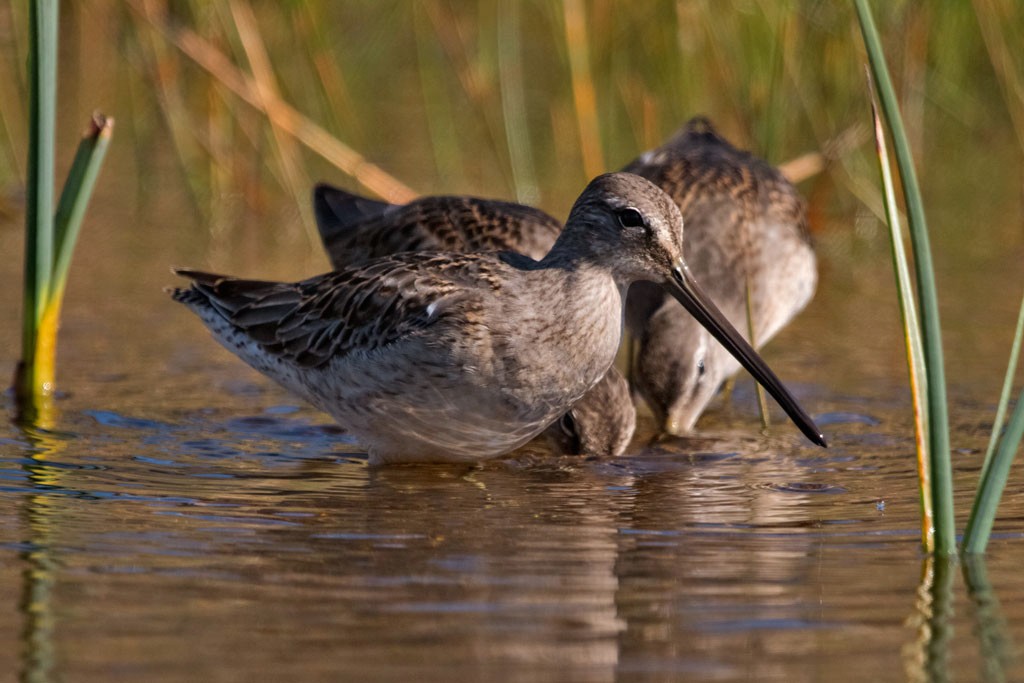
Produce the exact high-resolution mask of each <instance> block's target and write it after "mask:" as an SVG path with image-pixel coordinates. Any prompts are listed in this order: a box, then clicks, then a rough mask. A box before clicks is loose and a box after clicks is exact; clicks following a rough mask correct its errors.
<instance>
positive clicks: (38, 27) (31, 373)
mask: <svg viewBox="0 0 1024 683" xmlns="http://www.w3.org/2000/svg"><path fill="white" fill-rule="evenodd" d="M59 9H60V8H59V3H58V2H57V0H38V1H36V2H31V3H29V58H28V70H29V144H28V167H27V170H28V182H27V187H26V209H25V274H24V292H23V296H24V304H23V311H22V359H21V364H20V365H19V372H18V376H17V377H16V379H15V383H16V385H17V386H16V390H17V394H18V396H19V398H20V399H21V400H22V401H29V402H31V401H32V400H33V398H32V397H33V396H35V395H36V394H38V393H39V392H41V391H45V389H46V387H42V386H40V384H41V383H46V382H48V379H47V378H45V377H41V376H40V373H39V372H38V368H37V367H36V357H37V354H36V345H37V338H38V333H39V327H40V321H41V320H42V317H43V311H44V308H45V304H46V299H47V297H48V291H49V287H50V267H51V265H52V263H53V168H54V135H55V126H56V111H57V25H58V16H59Z"/></svg>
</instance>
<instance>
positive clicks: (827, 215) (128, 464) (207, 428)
mask: <svg viewBox="0 0 1024 683" xmlns="http://www.w3.org/2000/svg"><path fill="white" fill-rule="evenodd" d="M104 82H105V81H104ZM111 87H112V86H111ZM101 90H102V89H101ZM85 94H88V89H86V88H83V89H82V91H81V92H80V93H79V94H78V97H79V98H80V99H82V98H83V97H84V95H85ZM100 94H103V93H102V92H101V93H100ZM92 106H95V103H92V102H89V103H86V104H81V105H79V109H83V108H85V107H92ZM993 106H995V105H993ZM86 110H87V109H86ZM115 113H117V114H118V115H120V116H122V117H124V116H132V115H135V114H132V113H121V112H115ZM708 113H710V114H712V116H714V115H715V114H716V112H714V111H712V112H708ZM140 115H141V114H140ZM865 115H866V113H865ZM153 125H154V126H157V127H159V125H161V124H158V123H154V124H153ZM77 126H78V123H77V118H76V119H75V120H74V121H69V122H68V123H67V124H66V129H67V130H74V129H76V128H77ZM157 129H159V128H157ZM931 130H932V129H928V131H931ZM943 130H944V137H942V138H941V139H932V138H931V137H928V138H927V142H928V143H929V144H927V145H926V146H925V147H926V149H927V150H928V157H927V158H928V159H930V160H931V162H932V165H930V166H929V169H934V168H935V166H934V165H935V164H936V163H938V161H939V160H940V159H941V158H943V157H946V160H947V161H949V164H948V167H949V177H946V175H945V174H944V173H937V172H935V171H934V170H933V171H932V172H931V173H926V174H925V175H924V181H925V191H926V192H925V193H926V202H927V203H928V206H929V211H930V214H929V215H930V218H931V219H932V223H933V227H934V228H935V232H934V246H935V254H936V265H937V268H938V276H939V285H940V298H941V300H942V314H943V324H944V330H945V347H946V353H947V374H948V378H949V383H950V388H949V399H950V413H951V417H952V421H953V446H954V453H953V458H954V474H955V487H956V491H957V500H956V504H957V511H958V514H957V519H958V526H959V528H962V527H963V523H964V520H965V517H966V514H967V511H968V509H969V504H970V498H971V495H972V492H973V487H974V485H975V481H976V477H977V473H978V470H979V468H980V465H981V458H982V453H983V452H984V448H985V445H986V442H987V438H988V429H989V425H990V424H991V420H992V417H993V410H994V403H995V400H996V397H997V393H998V390H999V386H1000V382H1001V378H1002V372H1003V370H1004V364H1005V360H1006V355H1007V347H1008V345H1009V341H1010V337H1011V334H1012V325H1013V321H1014V318H1015V315H1016V311H1017V306H1018V304H1019V301H1020V299H1019V297H1020V294H1021V288H1022V286H1024V284H1022V278H1021V275H1022V273H1024V268H1022V266H1021V264H1022V263H1024V239H1022V233H1021V230H1020V207H1019V202H1020V197H1019V177H1018V179H1017V180H1016V181H1013V178H1012V176H1013V173H1014V172H1016V173H1017V175H1018V176H1019V167H1020V163H1019V158H1018V157H1019V154H1017V153H1016V152H1014V149H1015V147H1014V145H1015V143H1014V142H1013V137H1012V134H1011V133H1009V131H1008V130H1007V129H1005V128H1004V129H1001V130H997V131H996V132H994V133H992V135H991V138H990V139H987V140H985V141H984V142H986V143H987V144H988V146H987V147H979V148H975V147H973V146H971V145H961V144H960V141H959V140H957V139H955V136H952V135H950V134H949V126H948V125H947V127H946V128H944V129H943ZM953 130H954V131H956V130H957V129H956V127H955V125H954V126H953ZM118 134H120V132H119V133H118ZM928 135H929V136H930V135H931V132H929V133H928ZM975 143H978V139H977V136H975V137H974V138H972V145H973V144H975ZM115 144H122V147H120V148H115V149H114V150H113V151H112V157H111V161H110V165H109V166H108V168H107V169H106V170H105V171H104V176H103V177H102V179H101V183H100V187H99V189H98V194H97V197H96V199H95V201H94V204H93V206H92V207H91V209H90V213H89V218H88V221H87V224H86V226H85V229H84V230H83V236H82V244H81V248H80V250H79V253H78V254H77V256H76V261H75V265H74V267H73V271H72V277H71V283H70V287H69V291H68V296H67V301H66V305H65V314H64V325H63V329H62V332H61V337H60V387H61V391H62V394H61V397H60V398H59V400H58V406H59V411H60V415H59V419H58V420H57V422H56V424H55V426H54V428H53V429H51V430H46V431H42V430H34V431H33V430H29V431H25V430H22V429H19V428H17V427H16V426H14V425H13V424H12V423H11V422H9V421H7V420H4V421H2V422H0V680H2V681H7V680H12V681H13V680H16V679H19V678H20V679H21V680H26V681H57V680H65V681H76V682H88V681H97V682H98V681H104V682H106V681H147V682H162V681H185V680H196V681H283V680H303V681H337V680H346V681H370V680H394V681H406V680H417V681H454V680H464V681H476V680H480V681H483V680H501V681H523V682H531V683H533V682H541V681H581V682H582V681H633V680H644V681H670V680H672V681H676V680H709V681H740V680H759V681H787V682H795V681H824V680H827V681H864V680H877V681H901V680H913V681H918V680H992V681H997V680H1024V665H1022V664H1021V663H1020V661H1019V657H1018V652H1019V649H1018V644H1019V643H1020V642H1024V572H1022V571H1021V564H1022V560H1024V479H1022V478H1021V476H1020V475H1019V474H1016V473H1015V474H1014V475H1013V476H1012V477H1011V481H1010V484H1009V486H1008V489H1007V491H1006V495H1005V497H1004V502H1003V506H1002V508H1001V511H1000V515H999V520H998V521H997V524H996V527H995V536H994V539H993V542H992V544H991V550H990V553H989V555H988V557H987V562H986V563H983V564H968V565H965V564H962V563H961V564H952V565H950V564H945V563H937V564H934V563H930V562H928V561H927V559H926V558H925V556H924V555H923V554H922V553H921V550H920V544H919V537H920V532H919V511H918V500H917V484H916V469H915V461H914V457H913V447H914V442H913V432H912V416H911V412H910V401H909V396H908V393H907V388H906V387H907V380H906V370H905V365H904V360H903V355H902V354H903V348H902V342H901V337H900V330H899V320H898V311H897V308H896V303H895V299H894V298H893V297H894V293H893V285H892V272H891V267H890V264H889V257H888V246H887V243H886V241H885V240H886V238H885V234H884V231H883V230H882V228H881V227H880V226H879V224H878V223H877V221H876V220H875V219H874V218H873V217H871V216H870V215H868V214H867V213H866V212H865V211H864V210H863V209H860V208H855V207H854V208H851V206H852V204H851V201H850V199H849V198H848V197H847V198H846V200H845V201H843V202H839V203H838V207H839V208H836V206H837V205H836V204H834V203H833V202H832V200H830V199H829V196H831V197H833V198H834V197H835V196H837V195H842V194H843V192H844V189H843V188H842V187H841V186H840V187H838V188H836V187H833V188H832V189H831V193H832V195H828V194H826V196H825V199H824V200H821V199H820V198H819V199H818V200H816V201H824V206H825V211H824V214H823V215H820V216H818V217H817V218H816V224H815V228H816V239H817V243H818V252H819V256H820V265H821V280H820V284H819V287H818V293H817V295H816V297H815V299H814V301H813V302H812V304H811V305H810V307H809V308H808V309H807V311H805V313H804V314H802V315H801V316H800V317H799V318H798V319H797V320H796V321H795V322H794V323H793V324H791V325H790V326H789V327H788V328H787V329H786V330H784V331H783V332H782V333H781V334H780V335H779V336H778V337H777V338H776V339H775V340H774V341H773V342H772V343H771V344H770V345H769V346H768V347H767V348H766V349H765V352H764V353H765V357H766V358H767V360H768V361H769V363H770V364H771V365H772V366H773V367H774V368H775V369H776V371H777V372H778V374H779V375H780V376H781V377H782V378H783V379H784V381H786V382H787V384H789V386H791V387H792V388H793V389H794V390H795V392H796V394H797V395H798V396H799V398H800V399H801V401H802V403H803V404H804V405H805V406H806V408H807V409H808V410H809V411H810V412H811V413H812V414H813V415H814V416H815V418H816V419H817V420H818V422H819V425H820V426H821V427H822V428H823V430H824V431H825V434H826V436H827V437H828V440H829V443H830V448H829V449H827V450H822V449H818V448H815V447H814V446H812V445H810V444H809V443H807V442H806V441H803V440H802V439H801V437H800V435H799V434H798V432H797V431H796V430H795V429H794V428H793V427H792V426H791V425H788V424H786V423H785V422H783V420H782V418H781V416H779V415H778V414H776V415H775V417H774V424H773V426H772V427H771V428H770V429H769V430H768V432H767V433H762V432H761V431H760V429H759V426H758V418H757V412H756V404H755V401H754V397H753V391H752V386H751V383H750V380H749V379H741V380H740V381H739V383H738V384H737V387H736V389H735V391H734V392H733V393H732V395H731V396H729V397H727V398H721V399H719V400H718V401H717V402H716V403H715V404H713V405H712V407H711V409H710V410H709V411H708V413H707V414H706V415H705V417H704V418H703V419H702V420H701V422H700V423H699V425H698V427H699V434H698V435H697V436H695V437H693V438H687V439H671V440H666V441H660V442H655V443H651V442H650V437H651V435H652V429H651V424H650V422H649V420H647V419H646V418H644V419H643V420H642V422H641V433H640V434H639V435H638V437H637V439H636V441H635V442H634V444H633V447H632V448H631V449H630V451H629V453H628V455H627V456H624V457H622V458H617V459H585V458H583V459H580V458H566V457H554V456H552V455H551V454H550V453H549V452H548V451H547V450H546V448H545V446H544V445H543V444H535V445H531V446H530V447H528V448H526V449H524V450H523V451H521V452H519V453H516V454H513V455H512V456H510V457H508V458H504V459H501V460H498V461H494V462H491V463H487V464H485V465H482V466H480V467H428V466H422V467H401V468H391V469H376V470H373V469H369V468H368V467H367V466H366V461H365V456H364V454H362V453H361V452H360V449H359V446H358V444H354V443H352V442H351V441H349V440H348V439H347V438H346V437H345V435H344V434H342V433H340V432H339V430H338V429H337V428H335V427H334V426H333V425H332V424H331V423H330V422H329V421H328V420H327V419H326V418H325V417H324V416H322V415H320V414H318V413H317V412H316V411H314V410H312V409H311V408H308V407H306V406H304V405H301V404H298V403H297V402H296V401H295V400H294V399H292V398H291V397H290V396H288V395H287V394H286V393H284V392H283V391H281V390H280V389H278V388H276V387H275V386H273V385H272V384H270V383H269V382H267V381H265V380H263V379H262V378H261V377H259V376H258V375H256V374H255V373H254V372H252V371H250V370H249V369H248V368H246V367H245V366H244V365H242V364H241V363H240V362H238V361H237V360H236V359H235V358H233V357H232V356H231V355H230V354H228V353H227V352H226V351H224V350H222V349H221V348H220V347H218V346H217V345H216V344H215V343H214V342H213V341H212V340H211V339H210V337H209V336H208V334H207V333H206V332H205V331H204V330H203V329H202V327H201V325H200V324H199V323H198V322H197V321H196V320H195V319H194V318H193V317H191V316H190V315H189V314H188V313H187V311H185V310H184V309H183V308H182V307H180V306H177V305H175V304H173V303H172V302H171V301H170V300H169V298H168V297H167V296H166V295H165V294H164V293H163V292H162V288H163V287H165V286H167V285H171V284H174V278H173V276H171V275H170V273H169V270H168V269H169V266H171V265H191V266H198V267H206V268H212V269H218V270H222V271H225V272H231V273H237V274H244V275H247V276H252V277H280V278H298V277H301V276H305V275H312V274H314V273H317V272H319V271H320V270H322V269H324V267H325V263H326V261H325V260H324V259H323V257H322V256H321V255H319V254H317V253H316V252H315V250H312V249H311V248H310V247H309V246H308V245H307V243H306V242H305V238H304V237H303V233H302V228H301V227H300V226H299V222H298V213H297V211H296V209H295V207H294V205H292V204H289V203H287V202H284V201H280V200H278V201H276V202H271V203H268V204H265V205H257V207H256V208H255V209H252V210H251V211H250V213H248V214H246V215H245V217H244V220H243V219H239V220H236V221H234V222H232V221H228V223H229V225H227V227H225V226H223V225H219V224H218V225H217V226H215V227H212V228H211V227H210V224H209V223H208V222H204V220H202V219H200V218H198V217H197V215H196V212H195V211H194V210H193V209H192V207H191V205H190V203H189V199H188V195H187V192H186V191H185V189H184V187H185V186H184V183H183V180H182V175H181V172H180V170H179V169H178V168H177V167H176V165H175V161H174V158H173V155H172V154H171V153H170V152H169V151H168V150H167V149H166V148H164V149H163V154H161V155H157V156H155V157H153V158H147V159H146V162H147V163H149V164H150V165H151V167H150V168H147V169H146V173H144V174H139V172H138V168H137V166H136V165H133V164H138V163H139V159H136V158H134V157H133V154H134V150H133V149H132V148H131V145H130V144H129V142H128V141H127V140H126V141H125V142H119V140H118V139H117V138H115ZM950 150H953V151H950ZM392 156H393V157H394V158H395V159H398V158H400V156H401V155H398V154H397V153H396V152H394V151H392ZM64 158H66V154H65V155H64ZM965 159H966V161H965ZM776 160H777V159H776ZM422 163H423V164H424V165H425V166H429V162H425V161H424V162H422ZM979 169H1007V170H1006V172H1005V173H1004V172H1000V173H992V174H990V175H985V174H984V173H982V174H979V172H978V170H979ZM1013 169H1016V171H1014V170H1013ZM1008 176H1009V177H1010V179H1009V180H1007V177H1008ZM872 178H873V176H872ZM985 178H987V179H988V180H984V179H985ZM325 179H328V180H335V181H338V180H340V179H341V178H340V177H339V176H337V175H335V176H327V177H325ZM1004 181H1005V182H1004ZM1015 183H1016V184H1015ZM567 185H571V183H568V182H567ZM578 185H579V187H577V188H576V190H575V191H578V190H579V189H580V188H582V186H583V181H582V180H581V181H580V183H578ZM418 186H421V187H424V186H425V184H420V185H418ZM574 187H575V186H574ZM126 188H127V189H126ZM443 189H444V190H447V191H458V190H459V188H456V187H445V188H443ZM804 189H805V190H807V191H809V190H811V189H813V188H812V187H807V186H805V187H804ZM8 194H10V195H11V196H15V199H14V200H12V201H13V205H14V206H17V199H16V194H17V192H16V191H15V192H10V193H8ZM494 194H501V195H503V196H506V197H507V196H508V195H507V193H505V192H503V191H501V190H500V189H495V190H494ZM238 201H239V198H238V197H237V196H235V195H229V194H225V195H216V194H215V195H214V203H215V204H218V205H234V204H236V203H237V202H238ZM570 201H571V197H562V198H560V199H558V200H557V202H555V205H553V206H548V207H547V208H549V209H550V210H551V211H552V212H553V213H555V214H556V215H557V214H559V212H560V211H563V212H564V209H565V208H566V207H567V206H568V204H569V202H570ZM8 203H11V202H8ZM818 209H819V210H820V209H821V206H818ZM21 237H22V224H21V217H20V215H17V214H15V215H12V216H10V217H8V218H3V219H0V255H2V258H0V282H2V283H4V286H3V289H2V291H0V320H3V321H6V324H4V325H3V326H0V384H3V385H6V382H7V378H9V377H10V376H11V374H12V373H13V368H14V363H15V361H16V359H17V357H18V346H19V327H18V324H17V320H18V316H19V304H20V297H19V296H18V283H19V281H20V280H19V278H20V262H21V249H22V243H21ZM1020 379H1021V376H1020V375H1019V376H1018V381H1017V386H1018V387H1019V386H1020ZM0 412H2V414H3V415H5V416H10V415H12V414H13V407H12V402H11V397H10V396H9V395H4V396H2V397H0Z"/></svg>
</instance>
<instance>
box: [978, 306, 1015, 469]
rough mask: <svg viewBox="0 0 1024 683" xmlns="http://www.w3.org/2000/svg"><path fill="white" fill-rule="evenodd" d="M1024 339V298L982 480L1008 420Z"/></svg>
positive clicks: (986, 452)
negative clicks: (1011, 395) (1007, 413)
mask: <svg viewBox="0 0 1024 683" xmlns="http://www.w3.org/2000/svg"><path fill="white" fill-rule="evenodd" d="M1022 338H1024V296H1022V297H1021V300H1020V313H1018V314H1017V330H1016V331H1015V332H1014V333H1013V344H1012V345H1011V346H1010V362H1009V363H1007V366H1006V377H1004V378H1003V390H1002V391H1001V392H1000V394H999V405H998V407H997V408H996V419H995V420H994V421H993V423H992V434H991V436H989V439H988V448H987V449H985V461H984V464H983V465H982V466H981V479H984V478H985V472H987V471H988V468H989V465H990V464H991V462H992V454H993V453H995V451H996V445H997V443H998V442H999V434H1000V432H1001V431H1002V430H1003V423H1004V421H1005V420H1006V408H1007V406H1008V405H1009V403H1010V392H1011V391H1012V390H1013V378H1014V377H1015V376H1016V374H1017V361H1018V360H1019V357H1020V346H1021V340H1022Z"/></svg>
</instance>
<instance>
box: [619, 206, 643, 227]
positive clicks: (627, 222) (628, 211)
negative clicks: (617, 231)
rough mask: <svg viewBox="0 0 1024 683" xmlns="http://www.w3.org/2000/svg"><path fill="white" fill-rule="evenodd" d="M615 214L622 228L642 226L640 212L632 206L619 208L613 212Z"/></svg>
mask: <svg viewBox="0 0 1024 683" xmlns="http://www.w3.org/2000/svg"><path fill="white" fill-rule="evenodd" d="M615 215H616V216H617V217H618V219H619V225H621V226H622V227H624V228H642V227H644V217H643V216H642V215H640V212H639V211H637V210H636V209H634V208H632V207H626V208H625V209H619V210H618V211H616V212H615Z"/></svg>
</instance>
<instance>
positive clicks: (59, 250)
mask: <svg viewBox="0 0 1024 683" xmlns="http://www.w3.org/2000/svg"><path fill="white" fill-rule="evenodd" d="M113 130H114V120H113V119H108V118H107V117H105V116H103V115H102V114H98V113H97V114H95V115H93V118H92V120H91V121H90V122H89V128H88V129H86V131H85V134H84V135H83V136H82V141H81V143H79V145H78V151H77V152H76V153H75V160H74V161H73V162H72V164H71V170H70V171H69V172H68V178H67V180H66V181H65V183H64V189H63V190H62V191H61V195H60V202H59V203H58V204H57V215H56V216H55V217H54V262H53V271H52V279H51V284H50V293H49V298H50V300H52V299H53V298H54V297H60V296H62V295H63V294H64V285H65V284H66V283H67V276H68V269H69V268H70V266H71V255H72V254H73V253H74V251H75V243H76V242H77V241H78V233H79V230H80V229H81V227H82V217H83V216H85V209H86V207H87V206H88V204H89V199H90V198H91V197H92V190H93V187H94V186H95V184H96V178H97V176H98V175H99V172H100V167H101V166H102V165H103V158H104V157H105V156H106V153H107V147H108V146H109V144H110V136H111V134H112V133H113Z"/></svg>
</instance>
